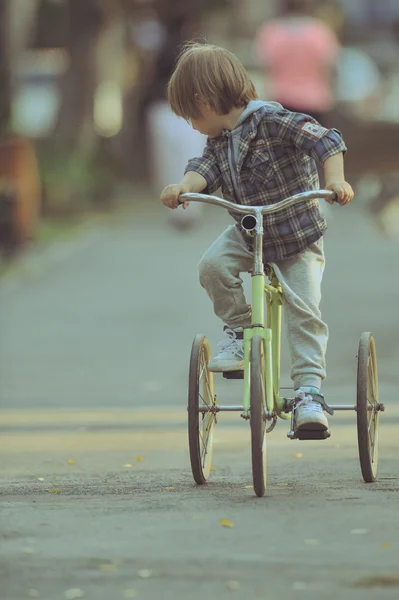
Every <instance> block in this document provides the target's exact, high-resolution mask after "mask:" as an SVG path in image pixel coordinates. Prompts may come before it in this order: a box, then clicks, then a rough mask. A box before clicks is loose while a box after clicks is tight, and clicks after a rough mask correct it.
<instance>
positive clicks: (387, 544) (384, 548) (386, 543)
mask: <svg viewBox="0 0 399 600" xmlns="http://www.w3.org/2000/svg"><path fill="white" fill-rule="evenodd" d="M390 547H391V542H381V548H383V550H388V548H390Z"/></svg>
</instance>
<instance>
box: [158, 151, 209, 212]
mask: <svg viewBox="0 0 399 600" xmlns="http://www.w3.org/2000/svg"><path fill="white" fill-rule="evenodd" d="M220 183H221V175H220V171H219V167H218V166H217V163H216V159H215V156H214V153H213V151H212V149H211V148H210V147H209V145H207V146H206V147H205V150H204V153H203V155H202V156H201V157H199V158H193V159H191V160H190V161H189V163H188V165H187V167H186V170H185V173H184V177H183V179H182V180H181V181H180V183H175V184H171V185H168V186H166V187H165V188H164V189H163V191H162V193H161V202H163V204H165V206H167V207H168V208H177V207H178V206H179V197H180V195H181V194H184V193H190V192H191V193H200V192H205V193H207V194H212V193H213V192H214V191H216V190H217V189H218V187H219V186H220ZM188 204H189V203H188V202H183V208H187V206H188Z"/></svg>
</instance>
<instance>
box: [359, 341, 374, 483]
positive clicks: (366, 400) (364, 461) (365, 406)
mask: <svg viewBox="0 0 399 600" xmlns="http://www.w3.org/2000/svg"><path fill="white" fill-rule="evenodd" d="M379 410H380V404H379V398H378V371H377V354H376V349H375V342H374V337H373V335H372V334H371V333H362V335H361V337H360V342H359V352H358V363H357V399H356V411H357V436H358V445H359V458H360V467H361V471H362V475H363V479H364V481H366V482H367V483H371V482H372V481H375V479H376V477H377V468H378V426H379Z"/></svg>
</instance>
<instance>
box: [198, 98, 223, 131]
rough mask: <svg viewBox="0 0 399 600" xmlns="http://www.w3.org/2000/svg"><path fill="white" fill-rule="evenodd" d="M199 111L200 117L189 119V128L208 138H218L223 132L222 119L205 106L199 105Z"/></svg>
mask: <svg viewBox="0 0 399 600" xmlns="http://www.w3.org/2000/svg"><path fill="white" fill-rule="evenodd" d="M200 111H201V117H199V118H197V119H190V123H191V127H192V128H193V129H195V130H196V131H199V132H200V133H202V134H203V135H206V136H208V137H210V138H215V137H218V136H219V135H220V134H221V133H222V131H223V125H224V120H223V117H222V116H220V115H218V114H216V113H215V112H214V111H213V110H212V109H211V108H210V107H209V106H208V105H206V104H202V103H201V107H200Z"/></svg>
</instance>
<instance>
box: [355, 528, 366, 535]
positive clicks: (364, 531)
mask: <svg viewBox="0 0 399 600" xmlns="http://www.w3.org/2000/svg"><path fill="white" fill-rule="evenodd" d="M365 533H369V530H368V529H352V530H351V534H352V535H364V534H365Z"/></svg>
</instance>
